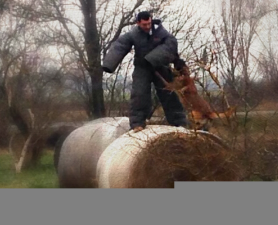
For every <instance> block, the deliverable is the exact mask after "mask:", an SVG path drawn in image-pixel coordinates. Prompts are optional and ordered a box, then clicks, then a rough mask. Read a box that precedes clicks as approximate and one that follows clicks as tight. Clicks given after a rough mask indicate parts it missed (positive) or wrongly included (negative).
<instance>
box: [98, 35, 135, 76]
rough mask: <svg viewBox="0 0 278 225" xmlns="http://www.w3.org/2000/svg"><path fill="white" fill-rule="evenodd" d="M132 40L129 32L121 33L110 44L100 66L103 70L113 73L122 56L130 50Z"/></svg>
mask: <svg viewBox="0 0 278 225" xmlns="http://www.w3.org/2000/svg"><path fill="white" fill-rule="evenodd" d="M132 45H133V42H132V38H131V36H130V34H129V33H126V34H123V35H121V36H120V37H119V38H118V39H117V40H116V41H115V42H113V44H112V45H111V47H110V49H109V51H108V53H107V54H106V56H105V58H104V60H103V65H102V68H103V70H104V71H105V72H108V73H113V72H114V71H115V70H116V68H117V67H118V65H119V64H120V62H121V61H122V60H123V58H124V57H125V56H126V55H127V53H129V52H130V50H131V48H132Z"/></svg>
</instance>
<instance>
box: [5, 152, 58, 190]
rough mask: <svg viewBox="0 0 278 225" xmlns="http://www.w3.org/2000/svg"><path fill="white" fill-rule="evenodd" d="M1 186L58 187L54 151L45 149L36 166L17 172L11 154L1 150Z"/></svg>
mask: <svg viewBox="0 0 278 225" xmlns="http://www.w3.org/2000/svg"><path fill="white" fill-rule="evenodd" d="M0 188H58V179H57V174H56V172H55V169H54V165H53V151H50V150H45V151H44V154H43V156H42V158H41V160H40V162H39V164H38V165H37V166H36V167H33V168H29V169H26V170H23V171H22V172H21V173H20V174H16V173H15V169H14V166H13V160H12V157H11V156H10V154H9V153H8V152H7V151H5V150H2V151H0Z"/></svg>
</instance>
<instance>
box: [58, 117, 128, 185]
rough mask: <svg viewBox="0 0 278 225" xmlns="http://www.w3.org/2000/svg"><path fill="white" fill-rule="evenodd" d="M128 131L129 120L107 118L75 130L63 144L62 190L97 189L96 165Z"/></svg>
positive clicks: (59, 173)
mask: <svg viewBox="0 0 278 225" xmlns="http://www.w3.org/2000/svg"><path fill="white" fill-rule="evenodd" d="M128 130H129V119H128V118H127V117H115V118H111V117H107V118H101V119H97V120H94V121H91V122H89V123H87V124H85V125H83V126H82V127H79V128H77V129H76V130H74V131H73V132H72V133H71V134H70V135H69V136H68V137H67V138H66V139H65V141H64V142H63V145H62V147H61V151H60V157H59V163H58V180H59V186H60V187H61V188H94V187H96V182H95V177H96V166H97V162H98V159H99V157H100V155H101V154H102V152H103V151H104V150H105V148H106V147H107V146H108V145H109V144H110V143H112V142H113V141H114V140H115V139H116V138H118V137H119V136H121V135H122V134H124V133H126V132H127V131H128Z"/></svg>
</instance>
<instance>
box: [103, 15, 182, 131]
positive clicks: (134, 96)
mask: <svg viewBox="0 0 278 225" xmlns="http://www.w3.org/2000/svg"><path fill="white" fill-rule="evenodd" d="M136 20H137V26H135V27H134V28H133V29H132V30H131V31H129V32H128V33H126V34H123V35H121V36H120V37H119V38H118V39H117V40H116V41H115V42H114V43H112V45H111V48H110V49H109V51H108V53H107V55H106V56H105V58H104V61H103V65H102V68H103V70H104V71H105V72H108V73H113V72H114V71H115V70H116V68H117V66H118V65H119V63H120V62H121V61H122V60H123V58H124V57H125V56H126V55H127V54H128V53H129V52H130V50H131V48H132V46H134V50H135V57H134V71H133V74H132V80H133V82H132V90H131V97H130V113H129V120H130V127H131V129H133V130H134V131H135V132H138V131H141V130H143V129H144V128H145V126H146V119H147V117H148V114H149V113H150V111H151V106H152V105H151V103H152V101H151V83H152V82H153V83H154V86H155V89H156V94H157V96H158V98H159V100H160V102H161V105H162V107H163V110H164V112H165V116H166V119H167V121H168V123H169V124H170V125H173V126H185V125H186V117H185V112H184V110H183V107H182V105H181V103H180V101H179V99H178V97H177V95H176V94H175V93H174V92H170V91H168V90H163V89H164V84H163V83H162V81H161V79H159V78H158V77H157V76H156V75H155V71H157V72H159V73H160V74H161V75H162V76H163V77H164V78H165V80H167V81H168V82H171V81H172V80H173V75H172V72H171V70H170V68H169V63H174V62H175V61H176V60H177V55H178V53H177V52H178V47H177V45H178V44H177V40H176V38H175V37H174V36H173V35H171V34H170V33H169V32H168V31H166V30H165V28H164V27H163V26H162V24H161V21H160V20H152V17H151V15H150V13H149V12H146V11H144V12H140V13H139V14H138V15H137V18H136Z"/></svg>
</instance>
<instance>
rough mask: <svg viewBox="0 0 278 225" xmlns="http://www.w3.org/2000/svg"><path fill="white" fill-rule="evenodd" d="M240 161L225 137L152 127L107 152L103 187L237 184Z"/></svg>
mask: <svg viewBox="0 0 278 225" xmlns="http://www.w3.org/2000/svg"><path fill="white" fill-rule="evenodd" d="M237 168H238V167H237V165H236V160H235V157H233V154H232V152H231V151H230V150H229V148H228V146H226V145H225V144H224V142H223V141H221V139H220V138H218V137H217V136H214V135H212V134H210V133H208V132H204V131H198V132H196V131H191V130H187V129H185V128H182V127H172V126H163V125H149V126H147V128H146V129H145V130H143V131H141V132H138V133H134V132H133V131H129V132H127V133H126V134H124V135H122V136H121V137H119V138H118V139H116V140H115V141H114V142H113V143H112V144H110V145H109V146H108V147H107V148H106V149H105V151H104V152H103V153H102V155H101V157H100V159H99V161H98V164H97V181H98V187H99V188H174V182H175V181H214V180H215V181H236V180H239V179H240V176H239V173H238V172H239V171H238V169H237Z"/></svg>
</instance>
